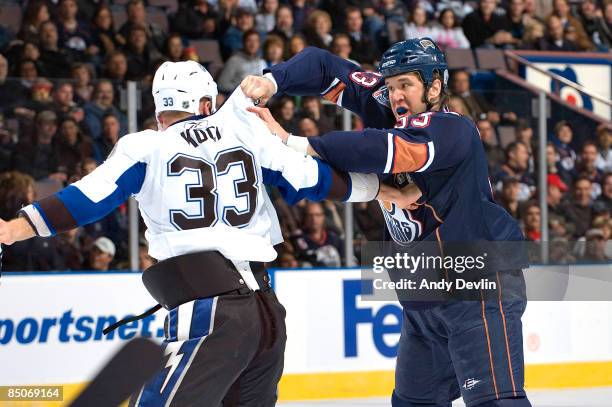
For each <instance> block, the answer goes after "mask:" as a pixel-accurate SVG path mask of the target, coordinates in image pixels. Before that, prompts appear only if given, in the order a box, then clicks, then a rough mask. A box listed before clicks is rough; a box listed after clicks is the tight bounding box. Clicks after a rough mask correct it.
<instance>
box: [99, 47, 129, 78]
mask: <svg viewBox="0 0 612 407" xmlns="http://www.w3.org/2000/svg"><path fill="white" fill-rule="evenodd" d="M127 72H128V59H127V56H126V55H125V53H124V52H123V51H121V50H118V49H117V50H115V51H113V52H111V53H110V54H108V56H107V57H106V63H105V65H104V75H103V77H104V78H107V79H111V80H113V81H114V82H115V83H117V84H119V83H123V82H125V81H126V80H127Z"/></svg>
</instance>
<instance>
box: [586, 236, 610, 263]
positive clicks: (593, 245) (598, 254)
mask: <svg viewBox="0 0 612 407" xmlns="http://www.w3.org/2000/svg"><path fill="white" fill-rule="evenodd" d="M585 237H586V243H585V248H584V249H585V250H584V254H583V255H582V256H580V257H579V258H578V260H579V261H582V262H587V263H593V262H595V263H599V262H607V261H608V260H610V259H609V258H608V256H607V255H606V238H605V235H604V232H603V231H602V230H601V229H598V228H592V229H589V230H588V231H587V232H586V234H585Z"/></svg>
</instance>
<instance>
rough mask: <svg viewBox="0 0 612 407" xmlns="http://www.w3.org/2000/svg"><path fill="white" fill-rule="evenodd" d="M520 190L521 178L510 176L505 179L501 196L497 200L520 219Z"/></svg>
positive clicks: (513, 215) (514, 216)
mask: <svg viewBox="0 0 612 407" xmlns="http://www.w3.org/2000/svg"><path fill="white" fill-rule="evenodd" d="M520 192H521V186H520V183H519V180H518V179H516V178H514V177H508V178H506V179H504V180H503V182H502V189H501V196H500V197H499V199H497V202H499V204H500V205H501V206H502V207H503V208H504V209H505V210H506V211H508V213H509V214H510V215H512V217H513V218H515V219H518V218H519V215H520V201H519V194H520Z"/></svg>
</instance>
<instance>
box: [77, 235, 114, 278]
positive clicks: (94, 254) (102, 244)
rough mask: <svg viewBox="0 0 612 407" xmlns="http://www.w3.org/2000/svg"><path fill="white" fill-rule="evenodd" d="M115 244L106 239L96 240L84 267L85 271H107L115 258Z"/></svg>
mask: <svg viewBox="0 0 612 407" xmlns="http://www.w3.org/2000/svg"><path fill="white" fill-rule="evenodd" d="M115 250H116V249H115V244H114V243H113V241H112V240H110V239H109V238H108V237H104V236H102V237H99V238H97V239H96V240H95V241H94V243H93V246H92V248H91V251H90V252H89V257H88V259H87V261H86V263H85V265H84V269H85V270H95V271H109V270H110V265H111V263H112V262H113V259H114V258H115Z"/></svg>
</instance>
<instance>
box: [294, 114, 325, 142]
mask: <svg viewBox="0 0 612 407" xmlns="http://www.w3.org/2000/svg"><path fill="white" fill-rule="evenodd" d="M320 134H321V132H320V131H319V127H318V126H317V122H316V121H315V120H314V119H313V118H312V117H309V116H304V117H302V118H300V119H299V120H298V136H302V137H318V136H319V135H320Z"/></svg>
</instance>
